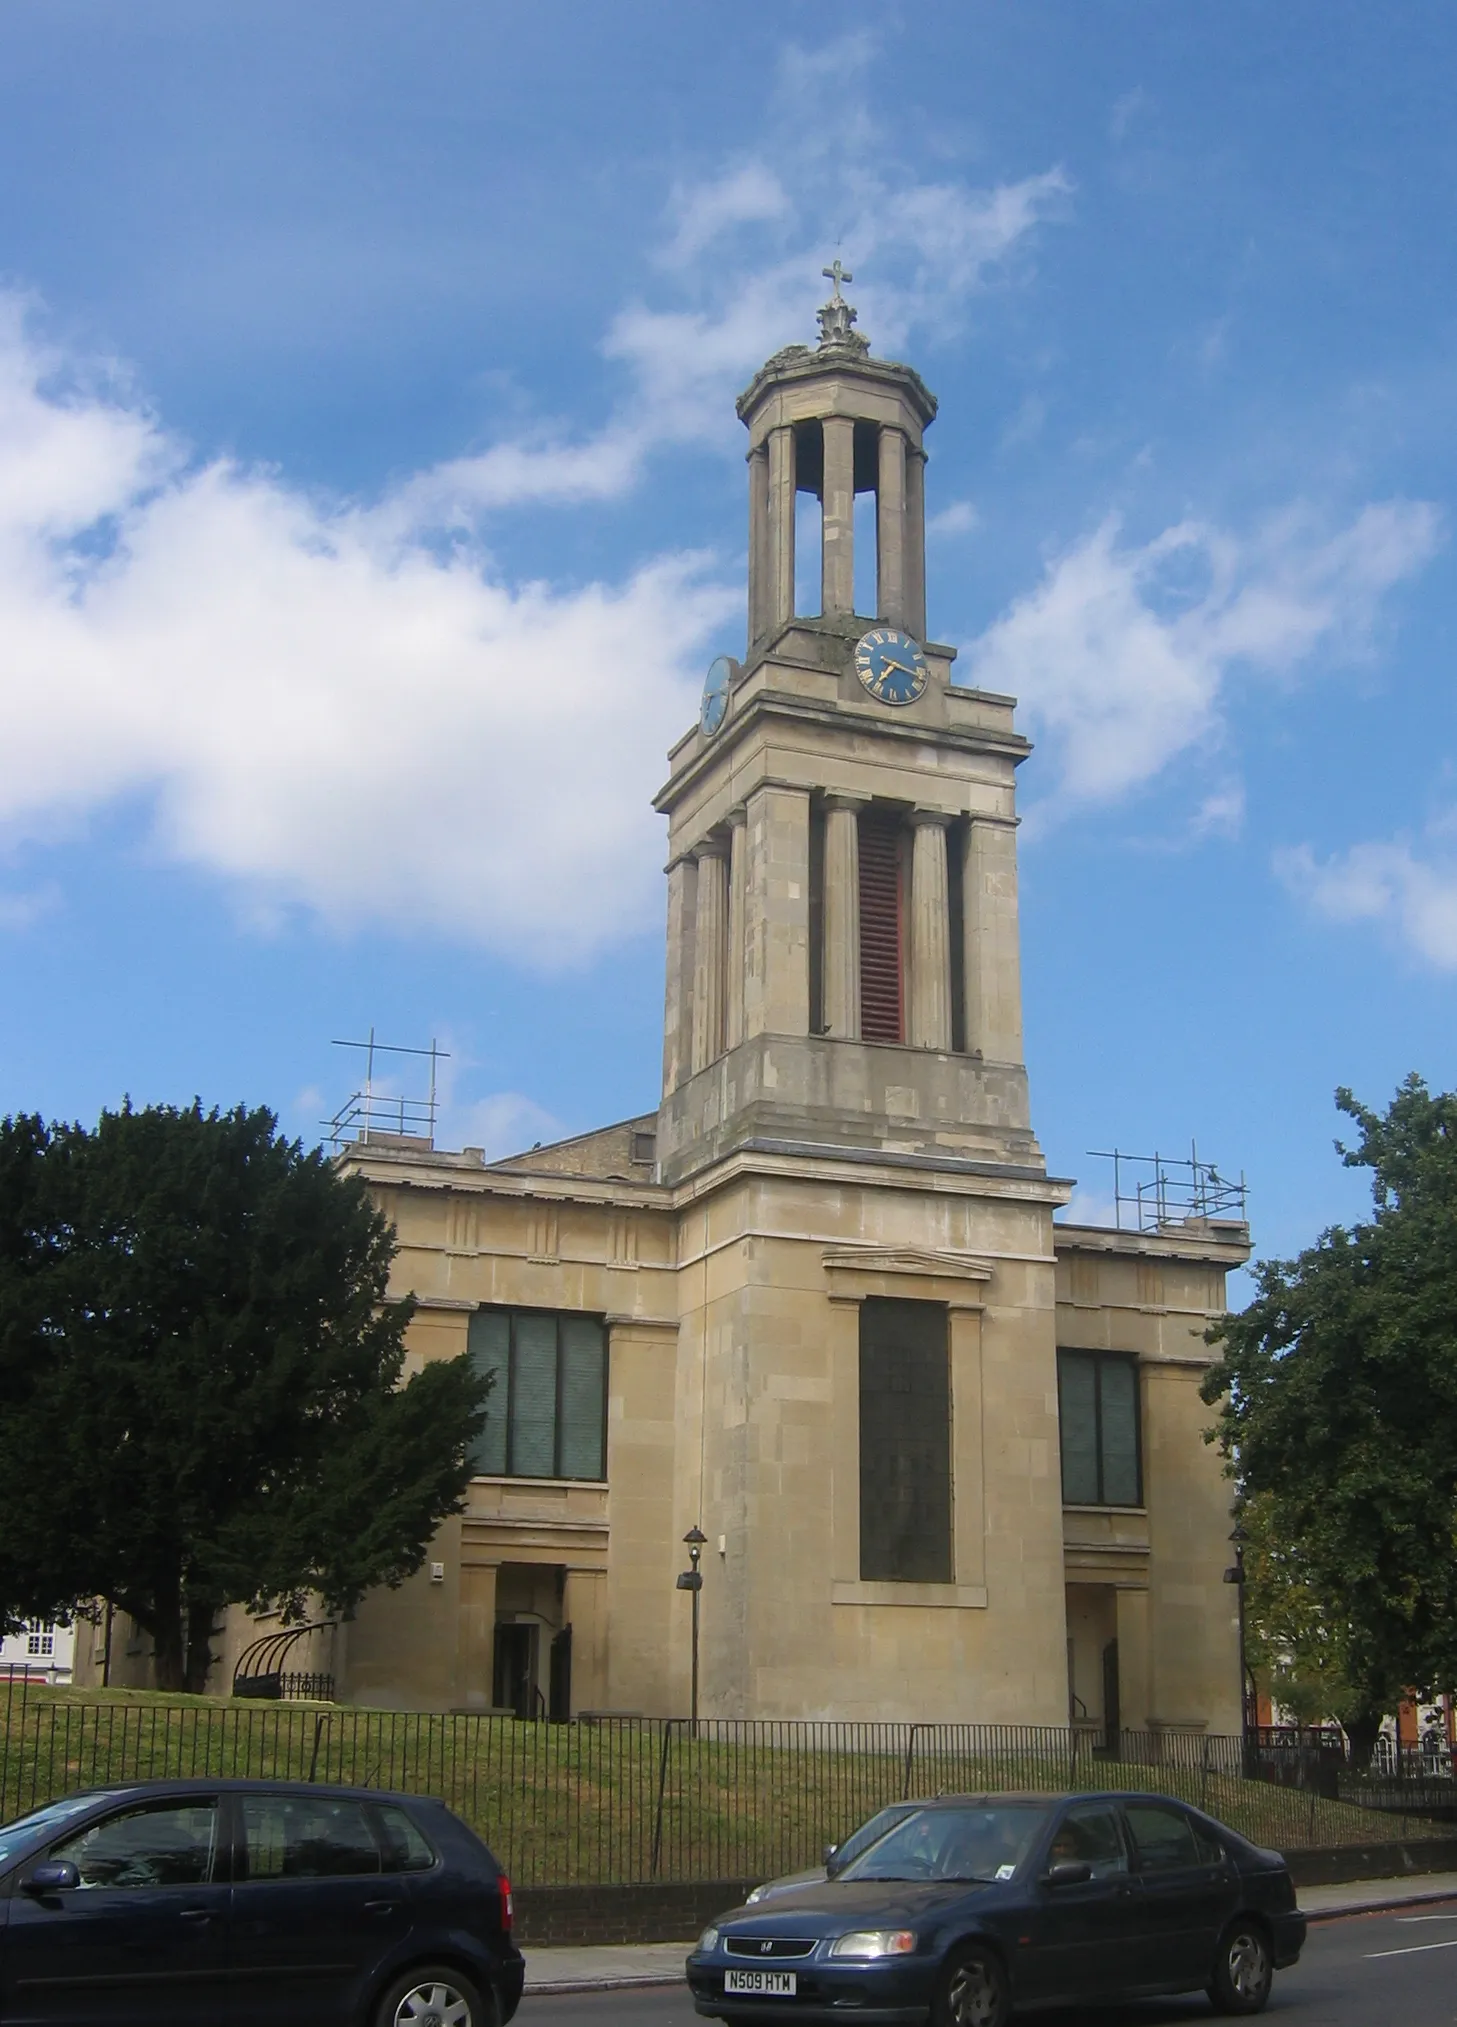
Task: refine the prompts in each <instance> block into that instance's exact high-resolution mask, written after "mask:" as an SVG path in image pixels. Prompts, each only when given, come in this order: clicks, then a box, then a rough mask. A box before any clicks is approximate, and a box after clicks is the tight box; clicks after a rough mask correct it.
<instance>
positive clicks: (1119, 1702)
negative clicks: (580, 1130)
mask: <svg viewBox="0 0 1457 2027" xmlns="http://www.w3.org/2000/svg"><path fill="white" fill-rule="evenodd" d="M827 273H832V277H833V280H834V284H835V286H834V294H833V297H832V299H831V301H830V302H829V303H827V304H826V306H825V308H824V309H823V310H822V311H821V312H820V325H821V334H820V340H819V343H818V345H817V346H816V347H814V348H809V347H806V346H802V345H792V346H789V347H787V348H786V349H785V350H783V351H781V352H778V353H776V354H775V356H774V357H773V358H772V359H770V360H769V361H768V362H767V364H766V365H765V366H764V367H763V368H762V369H761V370H760V371H759V372H758V373H757V374H756V375H755V377H754V379H753V381H752V383H751V384H750V386H749V387H748V388H747V389H746V391H745V392H744V394H743V395H742V396H741V397H740V400H739V404H738V412H739V415H740V418H741V419H742V421H743V423H744V425H745V428H746V430H747V434H748V481H749V488H748V489H749V573H748V575H749V582H748V623H747V629H746V633H747V638H746V644H745V652H744V655H743V658H742V660H741V661H740V660H737V659H735V660H730V659H729V658H727V657H724V658H722V659H721V660H720V661H718V662H716V663H715V664H714V666H713V668H712V669H711V670H710V672H709V679H708V682H707V685H706V687H705V691H704V699H703V709H702V713H701V717H700V721H699V723H698V725H697V726H696V727H695V728H694V729H693V730H691V731H690V732H688V733H687V734H686V735H685V737H684V738H683V739H682V740H680V742H679V743H678V744H677V746H675V748H674V749H673V751H672V753H671V755H670V757H669V758H670V773H669V778H668V781H667V784H666V786H665V787H664V788H663V789H662V791H661V793H660V795H659V797H658V803H657V806H658V808H659V809H660V810H661V811H662V812H663V813H664V814H665V815H666V818H667V823H668V874H667V899H668V921H667V959H668V964H667V995H666V1018H665V1029H664V1054H663V1090H662V1099H661V1103H660V1105H659V1106H658V1108H657V1109H656V1111H653V1112H647V1113H644V1114H643V1115H642V1116H640V1117H639V1118H636V1119H632V1120H625V1121H622V1122H620V1123H619V1124H617V1125H615V1126H609V1127H605V1128H603V1129H601V1130H600V1131H598V1132H595V1133H588V1134H583V1135H581V1136H578V1137H577V1138H575V1139H572V1140H568V1141H564V1142H561V1143H558V1144H557V1145H554V1146H551V1147H544V1148H537V1149H533V1150H532V1151H531V1152H529V1153H525V1154H521V1155H517V1156H514V1157H511V1158H509V1159H507V1160H504V1161H493V1162H487V1161H486V1160H484V1159H483V1157H482V1155H481V1153H480V1151H479V1150H477V1149H470V1148H467V1149H465V1150H464V1151H462V1152H460V1153H447V1152H444V1151H441V1150H438V1149H436V1148H434V1147H433V1146H432V1145H431V1144H430V1143H429V1142H428V1141H422V1140H416V1139H413V1138H411V1137H410V1136H409V1135H404V1134H380V1133H377V1132H373V1131H371V1132H369V1133H368V1134H366V1135H365V1136H364V1137H362V1138H361V1139H360V1140H358V1141H356V1142H355V1143H354V1144H353V1145H352V1146H351V1147H350V1148H349V1149H348V1150H347V1153H346V1155H345V1157H344V1162H345V1166H346V1167H348V1168H350V1169H351V1170H353V1171H355V1172H358V1173H360V1174H362V1175H363V1176H364V1177H365V1178H366V1179H367V1180H368V1182H369V1185H370V1187H371V1189H372V1191H373V1192H374V1194H375V1195H376V1197H377V1198H378V1200H379V1201H380V1203H381V1204H382V1205H383V1206H384V1207H385V1208H386V1209H387V1211H388V1212H389V1215H390V1216H391V1217H392V1219H393V1220H394V1222H395V1225H396V1228H397V1231H398V1235H399V1242H400V1243H399V1253H398V1256H397V1261H396V1282H397V1286H398V1289H399V1291H400V1292H401V1293H404V1292H406V1291H407V1290H408V1291H413V1292H414V1293H415V1295H416V1297H417V1299H418V1304H419V1307H418V1312H417V1315H416V1318H415V1321H414V1323H413V1325H412V1327H411V1339H410V1343H411V1351H412V1355H413V1356H414V1357H416V1358H421V1359H425V1358H434V1357H444V1356H455V1355H458V1354H460V1353H462V1352H468V1353H469V1355H470V1356H471V1357H472V1358H473V1359H475V1360H476V1361H477V1362H478V1363H479V1364H480V1365H481V1366H482V1367H483V1368H485V1369H488V1370H490V1371H491V1372H492V1373H493V1374H494V1375H495V1387H494V1391H493V1393H492V1396H491V1404H490V1405H491V1416H490V1421H489V1423H488V1426H487V1430H486V1434H485V1436H484V1438H483V1439H482V1442H481V1445H480V1449H479V1453H478V1455H477V1458H476V1470H477V1475H476V1477H475V1479H474V1481H473V1484H472V1488H471V1493H470V1500H469V1506H468V1509H467V1511H466V1512H465V1513H464V1514H463V1515H462V1516H461V1517H460V1518H459V1519H457V1520H455V1521H453V1522H451V1523H450V1524H449V1525H448V1527H447V1528H446V1529H445V1530H444V1531H443V1532H442V1535H441V1537H440V1539H439V1541H438V1543H437V1545H436V1546H435V1548H434V1549H433V1550H432V1554H431V1560H430V1561H429V1563H427V1565H426V1568H425V1569H424V1570H423V1571H422V1572H421V1573H420V1575H419V1577H418V1578H416V1579H413V1580H412V1581H411V1582H410V1583H408V1584H407V1585H405V1586H404V1588H403V1589H402V1590H401V1591H399V1592H391V1593H383V1594H379V1595H377V1596H375V1597H372V1598H370V1599H367V1600H366V1601H365V1603H364V1605H363V1607H362V1608H361V1610H360V1612H359V1614H358V1617H357V1618H356V1619H355V1620H354V1621H353V1622H352V1623H351V1624H349V1625H348V1626H347V1627H344V1628H341V1629H339V1631H338V1632H337V1633H336V1634H334V1635H333V1636H332V1645H331V1647H330V1649H329V1651H328V1652H327V1653H326V1652H323V1651H320V1652H319V1653H317V1654H314V1655H310V1656H308V1657H303V1656H300V1657H299V1659H298V1661H297V1662H296V1663H295V1665H299V1666H309V1667H316V1668H329V1669H331V1670H332V1672H333V1673H334V1675H335V1677H336V1681H337V1684H338V1689H339V1693H340V1694H341V1695H342V1696H343V1697H345V1698H346V1699H348V1700H353V1701H358V1702H365V1703H376V1704H391V1705H395V1706H404V1707H412V1706H413V1707H420V1708H447V1709H448V1708H460V1709H489V1708H503V1707H505V1708H512V1709H515V1710H516V1711H517V1712H518V1713H519V1714H521V1715H523V1716H538V1715H555V1716H568V1715H576V1714H579V1713H581V1712H583V1711H594V1710H595V1711H617V1712H641V1713H644V1714H647V1715H665V1714H668V1715H681V1714H685V1713H686V1712H687V1710H688V1708H689V1702H690V1696H691V1687H690V1667H691V1658H690V1657H691V1645H690V1632H689V1627H690V1604H691V1600H690V1599H689V1597H687V1596H686V1595H685V1594H684V1592H683V1590H682V1589H681V1588H679V1587H678V1585H677V1583H676V1578H677V1576H678V1573H679V1572H680V1571H681V1570H682V1569H683V1567H684V1563H685V1560H686V1557H685V1551H684V1547H683V1542H684V1537H685V1536H686V1535H688V1534H689V1533H690V1532H691V1531H693V1530H695V1529H696V1530H697V1531H698V1533H699V1535H700V1536H701V1537H702V1538H703V1543H704V1546H703V1559H702V1577H703V1582H702V1589H701V1593H700V1597H699V1602H700V1605H701V1615H702V1650H701V1670H700V1677H701V1708H702V1710H703V1712H704V1713H705V1714H706V1715H715V1716H724V1717H784V1718H799V1717H845V1718H852V1717H853V1718H866V1719H916V1720H926V1721H934V1720H938V1719H941V1720H979V1721H988V1722H1022V1723H1042V1724H1056V1725H1061V1724H1066V1723H1069V1722H1073V1723H1077V1724H1079V1725H1084V1724H1085V1725H1087V1726H1088V1727H1089V1728H1090V1729H1091V1730H1094V1731H1097V1730H1106V1729H1110V1728H1112V1729H1116V1728H1117V1727H1118V1726H1120V1725H1122V1726H1124V1727H1135V1728H1143V1727H1145V1726H1158V1725H1161V1724H1162V1725H1167V1726H1171V1727H1178V1728H1190V1727H1192V1728H1195V1729H1207V1730H1210V1731H1215V1732H1229V1731H1234V1730H1237V1729H1238V1727H1239V1718H1240V1692H1239V1679H1238V1647H1237V1632H1236V1626H1235V1616H1234V1598H1233V1594H1232V1592H1231V1591H1230V1590H1229V1589H1228V1588H1226V1587H1225V1585H1224V1584H1223V1581H1222V1578H1223V1572H1224V1568H1225V1565H1226V1563H1227V1562H1228V1560H1229V1553H1228V1544H1227V1536H1228V1532H1229V1525H1230V1521H1229V1498H1228V1488H1227V1485H1226V1484H1225V1483H1224V1481H1223V1480H1222V1478H1221V1475H1220V1467H1219V1463H1218V1459H1217V1456H1216V1455H1215V1453H1214V1452H1213V1451H1212V1450H1211V1449H1210V1448H1209V1447H1208V1446H1206V1445H1205V1444H1204V1442H1203V1441H1202V1431H1203V1428H1204V1426H1205V1424H1206V1422H1207V1421H1208V1411H1207V1410H1206V1409H1205V1408H1204V1407H1203V1406H1202V1404H1201V1402H1200V1400H1199V1397H1198V1385H1199V1380H1200V1378H1201V1375H1202V1373H1203V1371H1204V1370H1205V1369H1206V1368H1207V1364H1208V1351H1207V1348H1206V1346H1205V1345H1204V1343H1203V1331H1204V1329H1205V1327H1206V1324H1207V1322H1208V1319H1209V1317H1210V1315H1211V1314H1217V1313H1219V1312H1220V1311H1221V1310H1222V1309H1223V1308H1224V1306H1225V1296H1224V1287H1225V1275H1226V1272H1227V1271H1228V1270H1229V1269H1230V1268H1232V1267H1235V1266H1238V1265H1239V1264H1241V1263H1242V1262H1243V1260H1244V1259H1245V1258H1246V1257H1247V1255H1248V1250H1249V1247H1248V1235H1247V1231H1246V1228H1245V1226H1244V1225H1243V1224H1242V1223H1227V1222H1224V1223H1222V1222H1220V1221H1219V1220H1217V1219H1211V1218H1208V1217H1202V1218H1192V1219H1187V1220H1185V1221H1182V1222H1177V1223H1171V1222H1168V1221H1167V1220H1165V1221H1164V1222H1159V1223H1155V1224H1153V1225H1151V1226H1149V1227H1148V1228H1145V1229H1140V1230H1136V1231H1129V1230H1122V1231H1115V1230H1107V1229H1103V1228H1094V1227H1075V1226H1069V1225H1067V1224H1055V1223H1054V1221H1053V1213H1054V1211H1055V1210H1057V1209H1058V1208H1059V1207H1060V1206H1062V1205H1063V1204H1065V1203H1066V1201H1067V1199H1068V1196H1069V1194H1070V1191H1071V1187H1072V1186H1071V1184H1070V1183H1069V1182H1067V1181H1065V1180H1062V1179H1058V1178H1054V1177H1050V1176H1049V1175H1048V1174H1047V1172H1046V1168H1045V1164H1044V1161H1043V1158H1042V1154H1041V1151H1040V1149H1039V1147H1038V1144H1037V1141H1036V1139H1035V1138H1034V1135H1033V1132H1032V1126H1031V1117H1030V1112H1029V1102H1028V1087H1027V1073H1026V1069H1025V1067H1024V1064H1023V1057H1022V1007H1021V977H1020V966H1019V952H1018V920H1017V859H1016V813H1015V786H1016V770H1017V768H1018V766H1019V764H1020V763H1021V762H1022V761H1023V760H1024V759H1025V758H1026V756H1027V754H1028V752H1029V747H1028V745H1027V742H1026V741H1025V740H1024V739H1023V738H1022V737H1021V736H1020V735H1019V734H1018V732H1017V731H1016V729H1015V726H1014V723H1013V700H1012V699H1011V698H1008V697H1002V696H995V695H991V694H988V693H986V692H984V691H980V690H977V689H974V688H967V687H964V686H962V685H960V684H958V683H957V682H956V680H955V654H954V651H953V650H952V649H951V648H948V647H942V646H938V645H936V644H935V643H934V642H933V641H930V640H927V638H926V633H927V615H926V569H925V496H926V488H925V467H926V453H925V448H924V437H925V432H926V431H927V429H928V428H929V426H930V424H931V423H932V421H933V420H934V417H935V414H936V402H935V399H934V398H933V396H932V395H931V394H930V393H929V392H928V391H927V389H926V387H925V385H924V383H923V382H922V381H921V379H920V377H919V375H918V374H917V373H916V372H914V371H913V370H912V369H911V368H910V367H909V366H903V365H898V364H895V363H894V362H892V361H888V360H882V359H879V358H877V357H875V356H874V354H873V353H872V352H871V351H870V349H869V347H868V345H867V344H866V342H865V340H864V339H863V338H862V337H861V336H860V335H859V333H858V332H857V331H856V329H855V313H854V311H853V310H852V309H851V308H850V307H849V305H848V304H847V303H846V302H845V301H844V300H843V297H842V295H841V290H840V281H841V279H848V277H842V275H841V273H840V271H839V269H838V264H837V265H836V268H835V269H834V270H833V271H831V270H827ZM866 496H870V497H869V498H867V497H866ZM871 498H873V509H874V511H873V516H872V515H871V513H870V512H868V511H866V510H865V509H866V508H868V507H869V505H870V501H871ZM857 499H861V500H862V501H863V502H864V505H863V507H862V511H861V512H859V513H858V514H857V511H856V501H857ZM807 531H809V533H810V540H811V543H812V546H817V548H818V556H817V558H816V557H815V556H813V555H812V554H811V555H804V554H801V555H800V556H798V557H797V556H796V543H797V542H799V543H800V546H801V548H803V547H804V545H805V539H806V534H807ZM857 536H858V537H859V538H860V539H861V540H862V541H863V542H866V543H873V549H874V554H873V557H867V556H863V555H862V556H861V557H860V558H859V559H857V558H856V556H855V543H856V540H857ZM816 561H817V562H818V566H819V567H818V595H817V596H814V595H811V594H809V593H807V592H804V591H801V594H800V603H802V604H810V603H812V604H813V605H814V606H815V607H816V610H814V611H813V612H806V611H801V610H797V609H796V585H799V586H801V587H803V586H805V585H806V584H807V583H811V582H812V581H813V575H814V573H813V569H812V565H813V564H814V563H815V562H816ZM872 562H873V566H874V567H873V570H872V569H871V568H870V567H869V566H870V564H871V563H872ZM857 585H859V586H862V587H864V589H863V590H862V600H863V609H861V610H859V611H857V610H856V587H857ZM872 585H873V590H872V589H871V588H870V587H871V586H872ZM249 1630H256V1629H244V1628H242V1627H240V1628H238V1629H237V1632H236V1637H235V1638H233V1639H232V1641H231V1646H237V1645H238V1643H239V1642H240V1641H241V1640H242V1639H243V1638H244V1636H245V1631H249ZM230 1658H231V1648H230V1653H229V1655H228V1656H226V1657H225V1663H224V1665H225V1667H226V1666H227V1664H228V1661H229V1660H230ZM139 1665H140V1664H139ZM80 1673H81V1674H82V1675H83V1677H84V1663H83V1664H82V1666H81V1668H80ZM113 1679H119V1678H118V1677H116V1676H114V1677H113Z"/></svg>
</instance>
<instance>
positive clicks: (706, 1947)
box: [698, 1928, 718, 1956]
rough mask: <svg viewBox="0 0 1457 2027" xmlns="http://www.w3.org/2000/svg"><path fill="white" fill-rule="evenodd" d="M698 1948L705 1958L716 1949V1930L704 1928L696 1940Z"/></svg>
mask: <svg viewBox="0 0 1457 2027" xmlns="http://www.w3.org/2000/svg"><path fill="white" fill-rule="evenodd" d="M698 1947H699V1949H700V1950H702V1951H703V1953H704V1955H705V1956H706V1955H707V1954H708V1952H709V1951H710V1950H716V1949H717V1948H718V1930H717V1929H716V1928H706V1929H705V1930H704V1931H703V1934H702V1935H701V1936H700V1937H699V1938H698Z"/></svg>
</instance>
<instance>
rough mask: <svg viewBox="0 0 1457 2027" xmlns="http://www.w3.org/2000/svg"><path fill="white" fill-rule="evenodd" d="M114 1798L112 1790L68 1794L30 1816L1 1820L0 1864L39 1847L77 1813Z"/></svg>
mask: <svg viewBox="0 0 1457 2027" xmlns="http://www.w3.org/2000/svg"><path fill="white" fill-rule="evenodd" d="M113 1799H114V1797H113V1796H112V1795H110V1794H99V1793H93V1794H89V1795H68V1796H67V1797H66V1798H65V1800H64V1801H61V1802H48V1803H47V1804H46V1806H45V1808H43V1809H33V1810H32V1811H31V1813H30V1814H29V1815H28V1816H17V1817H16V1818H15V1820H14V1822H13V1823H0V1865H8V1864H9V1863H10V1861H11V1860H12V1859H14V1858H24V1857H25V1856H26V1854H27V1852H31V1851H38V1850H39V1849H40V1848H41V1846H42V1845H44V1844H48V1843H49V1842H50V1840H51V1838H52V1837H54V1836H55V1835H56V1833H57V1832H58V1831H60V1830H63V1829H64V1828H65V1827H66V1825H67V1824H68V1823H70V1822H72V1821H73V1820H74V1819H75V1818H76V1817H77V1816H81V1815H84V1814H85V1812H86V1811H87V1810H88V1809H94V1808H96V1807H97V1806H98V1805H99V1804H100V1803H102V1802H110V1801H112V1800H113Z"/></svg>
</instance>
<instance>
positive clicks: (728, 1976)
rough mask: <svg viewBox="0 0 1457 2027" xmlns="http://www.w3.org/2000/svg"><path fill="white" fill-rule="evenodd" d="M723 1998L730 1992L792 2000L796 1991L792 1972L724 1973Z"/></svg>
mask: <svg viewBox="0 0 1457 2027" xmlns="http://www.w3.org/2000/svg"><path fill="white" fill-rule="evenodd" d="M723 1989H724V1997H725V1998H727V1997H728V1995H729V1993H730V1992H757V1993H758V1994H759V1995H760V1996H761V1997H762V1998H766V1999H792V1998H793V1997H794V1995H795V1992H796V1990H797V1989H798V1988H797V1986H796V1984H795V1974H794V1972H793V1971H725V1972H724V1974H723Z"/></svg>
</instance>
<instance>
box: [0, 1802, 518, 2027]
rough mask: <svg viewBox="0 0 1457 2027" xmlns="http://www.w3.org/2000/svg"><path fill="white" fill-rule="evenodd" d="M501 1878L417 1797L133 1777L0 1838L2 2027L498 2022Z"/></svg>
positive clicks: (30, 1819)
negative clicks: (132, 1780) (133, 1780)
mask: <svg viewBox="0 0 1457 2027" xmlns="http://www.w3.org/2000/svg"><path fill="white" fill-rule="evenodd" d="M511 1923H512V1910H511V1885H510V1881H509V1880H508V1879H507V1878H506V1877H505V1875H504V1874H503V1873H502V1872H501V1870H500V1868H499V1867H498V1866H497V1864H496V1861H495V1860H494V1859H493V1858H492V1856H491V1854H490V1852H489V1851H488V1850H487V1849H486V1847H485V1845H484V1844H483V1843H482V1842H481V1840H480V1839H479V1837H477V1836H476V1835H475V1833H474V1831H472V1830H470V1829H468V1828H467V1827H466V1825H465V1824H464V1823H462V1822H461V1821H460V1820H459V1818H458V1817H456V1816H453V1815H452V1814H451V1813H450V1811H449V1809H447V1808H446V1807H445V1805H444V1804H443V1803H442V1802H435V1801H427V1800H424V1799H422V1798H421V1797H420V1796H418V1795H392V1794H381V1793H377V1792H375V1791H374V1790H372V1789H360V1788H335V1787H324V1786H315V1785H313V1784H305V1783H303V1782H287V1781H243V1780H232V1781H221V1780H220V1781H149V1782H146V1783H141V1784H128V1785H118V1786H117V1787H115V1788H110V1789H106V1790H104V1791H103V1790H98V1791H95V1792H93V1793H90V1794H82V1795H68V1796H67V1797H66V1798H65V1799H64V1800H63V1801H58V1802H52V1803H50V1804H49V1805H48V1806H47V1807H45V1808H43V1809H37V1810H35V1811H34V1812H33V1813H32V1814H30V1815H28V1816H22V1817H20V1818H19V1819H18V1820H16V1821H15V1822H11V1823H6V1824H4V1825H3V1826H0V2021H3V2022H4V2023H5V2027H79V2023H86V2027H93V2023H94V2027H102V2023H105V2027H144V2023H145V2027H163V2023H167V2027H255V2023H256V2027H264V2023H267V2027H504V2023H505V2022H506V2021H508V2020H509V2019H510V2018H511V2016H512V2014H513V2013H514V2012H515V2011H516V2008H517V2006H518V2004H519V2002H520V1998H521V1985H522V1978H523V1974H524V1966H523V1963H522V1958H521V1952H520V1951H519V1950H518V1949H517V1948H516V1945H515V1942H514V1940H513V1938H512V1933H511Z"/></svg>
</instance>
